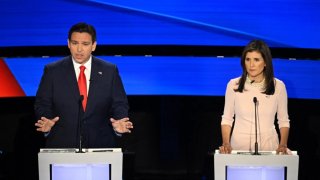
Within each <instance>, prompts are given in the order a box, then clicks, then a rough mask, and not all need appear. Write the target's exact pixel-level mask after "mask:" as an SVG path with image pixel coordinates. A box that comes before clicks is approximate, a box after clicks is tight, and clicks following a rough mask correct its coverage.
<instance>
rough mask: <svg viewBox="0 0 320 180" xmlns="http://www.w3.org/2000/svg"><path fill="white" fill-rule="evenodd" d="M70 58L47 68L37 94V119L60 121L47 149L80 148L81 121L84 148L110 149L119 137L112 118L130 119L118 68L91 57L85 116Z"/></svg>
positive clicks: (51, 133)
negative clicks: (57, 119)
mask: <svg viewBox="0 0 320 180" xmlns="http://www.w3.org/2000/svg"><path fill="white" fill-rule="evenodd" d="M80 99H81V98H80V92H79V89H78V83H77V78H76V75H75V71H74V67H73V63H72V58H71V56H68V57H65V58H63V59H61V60H59V61H56V62H53V63H50V64H48V65H46V66H45V68H44V73H43V76H42V78H41V82H40V85H39V88H38V91H37V94H36V100H35V113H36V116H37V118H38V119H39V118H40V117H42V116H43V117H47V118H50V119H51V118H54V117H56V116H59V117H60V119H59V121H58V122H57V123H56V124H55V125H54V127H53V128H52V129H51V131H50V133H49V134H48V136H47V143H46V147H47V148H77V147H78V145H79V123H78V121H79V119H81V121H82V128H81V130H82V137H83V138H82V144H83V146H82V147H84V148H111V147H114V146H115V137H116V134H115V132H114V130H113V127H112V125H111V123H110V120H109V119H110V117H113V118H115V119H120V118H124V117H128V110H129V105H128V101H127V97H126V93H125V90H124V87H123V84H122V81H121V78H120V76H119V72H118V69H117V67H116V65H114V64H111V63H109V62H106V61H104V60H101V59H98V58H96V57H92V67H91V79H90V88H89V93H88V101H87V107H86V111H85V112H83V109H82V106H81V100H80Z"/></svg>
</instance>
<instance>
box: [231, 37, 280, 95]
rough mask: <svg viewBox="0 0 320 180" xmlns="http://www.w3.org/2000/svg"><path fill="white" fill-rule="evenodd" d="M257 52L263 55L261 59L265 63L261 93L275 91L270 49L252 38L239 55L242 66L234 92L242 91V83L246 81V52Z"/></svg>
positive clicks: (270, 93) (269, 93) (268, 93)
mask: <svg viewBox="0 0 320 180" xmlns="http://www.w3.org/2000/svg"><path fill="white" fill-rule="evenodd" d="M253 51H256V52H259V53H260V54H261V56H262V57H263V60H264V62H265V64H266V66H265V68H264V70H263V74H264V77H265V84H264V89H265V91H264V92H263V93H265V94H267V95H272V94H274V91H275V84H274V83H275V82H274V73H273V65H272V56H271V51H270V49H269V47H268V45H267V44H266V43H265V42H263V41H262V40H252V41H250V42H249V44H248V45H247V46H246V47H245V48H244V50H243V52H242V56H241V67H242V75H241V78H240V80H239V86H238V88H237V89H235V91H236V92H241V93H242V92H243V90H244V85H245V82H246V78H247V75H248V72H247V70H246V66H245V60H246V56H247V53H248V52H253Z"/></svg>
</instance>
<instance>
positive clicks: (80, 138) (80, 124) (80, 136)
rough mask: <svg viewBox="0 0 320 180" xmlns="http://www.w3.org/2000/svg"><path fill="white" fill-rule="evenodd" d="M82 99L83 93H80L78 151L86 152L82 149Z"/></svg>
mask: <svg viewBox="0 0 320 180" xmlns="http://www.w3.org/2000/svg"><path fill="white" fill-rule="evenodd" d="M82 101H83V95H80V99H79V111H78V134H79V151H78V152H77V153H84V151H83V150H82V114H83V113H82V108H83V107H82Z"/></svg>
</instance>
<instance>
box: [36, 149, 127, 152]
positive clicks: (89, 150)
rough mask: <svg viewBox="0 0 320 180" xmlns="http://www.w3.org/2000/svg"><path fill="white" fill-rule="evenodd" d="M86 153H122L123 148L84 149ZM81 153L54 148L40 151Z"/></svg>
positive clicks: (74, 150)
mask: <svg viewBox="0 0 320 180" xmlns="http://www.w3.org/2000/svg"><path fill="white" fill-rule="evenodd" d="M82 151H83V152H86V153H95V152H122V150H121V148H89V149H82ZM76 152H79V149H77V148H65V149H63V148H62V149H59V148H58V149H54V148H44V149H40V153H76Z"/></svg>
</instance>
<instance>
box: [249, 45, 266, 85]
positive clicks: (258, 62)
mask: <svg viewBox="0 0 320 180" xmlns="http://www.w3.org/2000/svg"><path fill="white" fill-rule="evenodd" d="M245 66H246V71H247V73H248V76H249V78H250V80H254V81H255V82H261V81H262V80H263V79H264V73H263V70H264V67H265V66H266V63H265V61H264V59H263V57H262V56H261V53H260V52H257V51H252V52H247V54H246V58H245Z"/></svg>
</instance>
